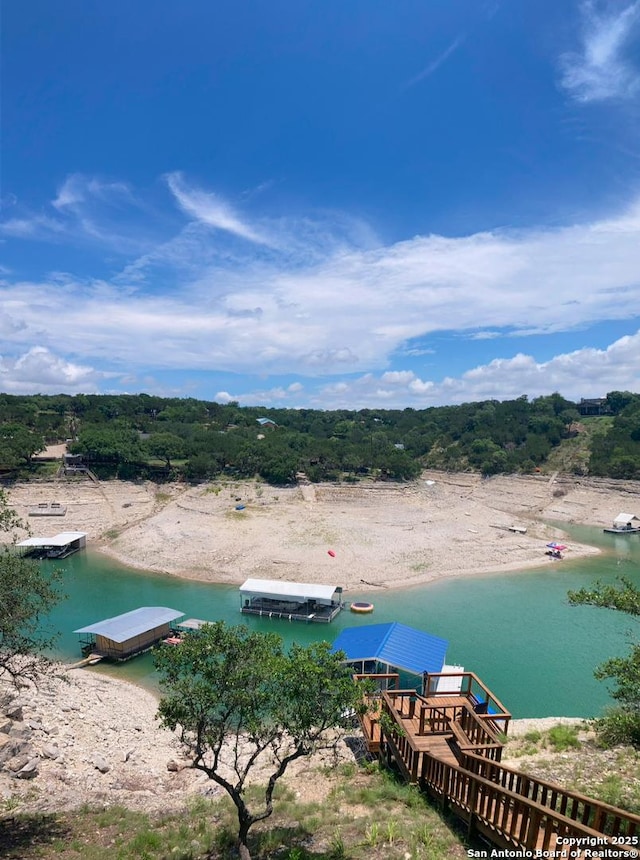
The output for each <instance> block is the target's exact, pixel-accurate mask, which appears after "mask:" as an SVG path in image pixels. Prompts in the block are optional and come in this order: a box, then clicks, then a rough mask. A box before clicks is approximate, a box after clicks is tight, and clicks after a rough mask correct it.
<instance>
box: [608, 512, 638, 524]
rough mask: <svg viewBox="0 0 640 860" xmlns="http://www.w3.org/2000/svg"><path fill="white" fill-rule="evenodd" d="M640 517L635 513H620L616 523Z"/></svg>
mask: <svg viewBox="0 0 640 860" xmlns="http://www.w3.org/2000/svg"><path fill="white" fill-rule="evenodd" d="M637 519H638V517H637V516H636V515H635V514H618V516H617V517H616V518H615V520H614V523H630V522H631V521H632V520H637Z"/></svg>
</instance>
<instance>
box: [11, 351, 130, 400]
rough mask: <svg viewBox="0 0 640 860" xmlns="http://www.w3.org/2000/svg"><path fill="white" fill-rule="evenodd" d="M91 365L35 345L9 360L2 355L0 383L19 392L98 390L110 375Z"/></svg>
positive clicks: (75, 392) (49, 392)
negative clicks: (74, 360) (72, 360)
mask: <svg viewBox="0 0 640 860" xmlns="http://www.w3.org/2000/svg"><path fill="white" fill-rule="evenodd" d="M113 376H115V374H108V373H104V372H102V371H97V370H95V369H94V368H93V367H89V366H88V365H81V364H75V363H74V362H70V361H67V360H66V359H64V358H62V357H60V356H59V355H56V354H54V353H53V352H51V351H50V350H48V349H46V348H45V347H40V346H34V347H32V348H31V349H29V350H28V351H27V352H25V353H23V354H22V355H20V356H18V358H16V359H10V358H7V357H2V356H0V386H2V390H3V391H7V392H15V393H19V394H60V393H65V394H77V393H80V392H83V393H85V394H86V393H91V392H96V393H97V392H98V391H99V390H100V385H101V384H102V383H103V382H104V381H105V380H106V379H108V378H109V377H113Z"/></svg>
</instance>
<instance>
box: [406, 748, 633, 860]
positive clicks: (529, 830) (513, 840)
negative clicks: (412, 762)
mask: <svg viewBox="0 0 640 860" xmlns="http://www.w3.org/2000/svg"><path fill="white" fill-rule="evenodd" d="M473 758H476V757H475V756H474V757H473ZM490 764H491V765H492V768H491V769H492V771H493V776H494V777H495V776H498V774H497V771H499V770H503V768H502V766H501V765H497V764H495V763H494V762H491V763H490ZM514 773H515V772H514ZM532 782H536V781H535V780H532ZM418 784H419V785H420V787H421V788H422V789H423V790H424V791H426V792H427V793H428V794H429V795H431V796H432V797H434V798H436V799H437V800H438V801H439V802H440V803H441V804H442V805H443V806H448V807H449V808H450V809H451V811H452V812H455V813H456V814H457V815H458V816H459V817H460V818H462V819H463V820H464V821H466V822H467V825H468V829H469V831H470V832H473V831H477V832H479V833H481V834H482V835H483V836H485V837H486V838H487V839H489V840H490V841H491V842H493V843H494V844H497V845H499V846H501V847H505V848H512V849H518V850H522V851H525V852H527V851H530V852H532V853H531V855H530V856H538V857H543V856H545V854H544V853H543V852H550V853H548V854H547V855H546V856H557V857H562V856H567V857H569V856H571V857H574V858H581V857H590V858H593V860H596V858H597V857H599V856H600V855H601V853H602V856H605V857H607V856H613V854H611V853H607V852H612V851H613V852H616V851H618V852H620V856H624V857H640V844H639V842H638V840H637V837H636V833H637V832H638V831H639V829H640V817H638V816H636V815H632V814H631V813H625V812H623V811H622V810H620V809H616V808H615V807H609V806H608V805H607V804H602V803H599V802H598V801H594V800H591V799H590V798H584V797H582V796H581V795H576V794H575V793H574V792H565V791H564V790H563V789H561V788H559V786H550V785H547V786H546V788H553V789H554V794H557V795H558V796H560V795H564V796H566V799H567V800H566V802H564V803H563V802H562V800H561V801H560V803H559V808H560V809H563V808H564V809H565V812H564V813H563V812H560V811H558V810H557V809H554V808H552V807H551V806H549V805H544V804H542V803H538V802H536V801H534V800H532V799H530V798H529V797H528V796H526V795H523V794H520V793H519V792H517V791H513V790H511V789H509V788H506V787H504V786H503V784H502V780H500V779H498V780H497V781H495V780H491V779H487V778H485V777H483V776H480V775H478V774H476V773H472V772H471V771H468V770H465V769H464V768H463V767H461V766H459V765H451V764H448V763H447V762H444V761H442V760H441V759H438V758H436V757H435V756H432V755H430V754H428V753H425V755H424V756H423V758H422V767H421V771H420V775H419V779H418ZM541 787H542V784H541ZM538 793H539V792H538ZM571 800H575V801H578V802H577V803H575V804H572V803H570V802H569V801H571ZM585 801H587V802H588V804H587V805H588V808H589V812H588V814H587V813H586V809H585V808H584V807H583V806H582V805H583V804H584V802H585ZM596 807H597V808H598V810H596ZM577 810H581V811H582V814H581V815H579V816H578V815H575V817H573V815H572V813H574V814H575V812H576V811H577ZM598 811H599V814H598ZM567 813H569V814H567ZM593 813H595V815H594V817H593V824H597V825H598V826H592V825H591V824H590V822H591V818H592V814H593ZM570 840H574V841H573V842H570ZM569 846H571V851H572V852H574V853H572V854H569ZM565 849H566V851H567V853H566V855H563V854H561V853H560V852H561V850H565ZM622 852H626V853H622ZM523 856H529V855H527V854H525V855H523Z"/></svg>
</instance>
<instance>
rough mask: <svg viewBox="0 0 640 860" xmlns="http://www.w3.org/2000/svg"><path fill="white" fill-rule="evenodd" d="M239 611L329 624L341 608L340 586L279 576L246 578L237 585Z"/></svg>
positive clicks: (247, 613)
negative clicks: (291, 580) (288, 579)
mask: <svg viewBox="0 0 640 860" xmlns="http://www.w3.org/2000/svg"><path fill="white" fill-rule="evenodd" d="M240 599H241V606H240V611H241V612H242V613H244V614H245V615H259V616H260V617H265V618H280V619H283V620H284V621H307V622H316V623H317V622H320V623H324V624H328V623H329V622H330V621H333V619H334V618H335V617H336V615H337V614H338V613H339V612H340V611H341V610H342V608H343V605H344V604H343V603H342V588H340V587H339V586H337V585H314V584H311V583H306V582H286V581H284V580H281V579H247V580H246V581H245V582H244V583H243V584H242V585H241V586H240Z"/></svg>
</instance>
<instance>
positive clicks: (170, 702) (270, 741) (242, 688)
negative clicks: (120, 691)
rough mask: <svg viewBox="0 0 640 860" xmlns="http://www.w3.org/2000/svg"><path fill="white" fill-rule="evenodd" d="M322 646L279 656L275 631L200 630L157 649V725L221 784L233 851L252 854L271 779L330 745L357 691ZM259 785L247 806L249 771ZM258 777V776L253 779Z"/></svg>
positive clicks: (357, 700) (267, 810)
mask: <svg viewBox="0 0 640 860" xmlns="http://www.w3.org/2000/svg"><path fill="white" fill-rule="evenodd" d="M343 657H344V655H343V654H342V653H341V652H337V653H332V651H331V646H330V645H329V643H327V642H316V643H313V644H311V645H309V646H306V647H302V646H299V645H293V646H292V648H291V649H290V650H289V651H288V652H286V651H285V649H284V647H283V643H282V639H281V638H280V637H279V636H277V635H276V634H274V633H257V632H253V631H250V630H248V629H247V628H246V627H244V626H238V627H229V626H227V625H226V624H225V623H224V622H216V623H215V624H207V625H205V626H204V627H203V628H201V629H200V630H199V631H198V632H197V633H194V634H190V635H189V636H187V637H185V639H184V641H183V642H182V644H181V645H179V646H177V647H174V648H169V647H163V648H161V649H160V650H158V651H156V658H155V659H156V666H157V668H158V670H159V672H160V676H161V688H162V691H163V696H162V698H161V701H160V706H159V717H160V719H161V722H162V724H163V725H164V726H165V727H167V728H170V729H172V730H175V729H176V728H178V727H179V729H180V732H181V736H182V739H183V741H184V742H185V743H186V744H187V746H188V749H189V751H190V756H191V761H192V766H193V767H194V768H197V769H198V770H201V771H203V772H204V773H206V774H207V776H208V777H209V778H210V779H212V780H213V781H214V782H216V783H217V784H218V785H220V786H222V788H224V789H225V791H226V792H227V793H228V794H229V796H230V797H231V799H232V800H233V802H234V804H235V806H236V810H237V814H238V850H239V854H240V857H241V858H243V860H248V858H250V852H249V845H248V835H249V829H250V828H251V827H252V825H253V824H255V823H256V822H257V821H262V820H264V819H266V818H268V817H269V816H270V815H271V813H272V811H273V802H274V801H273V792H274V788H275V786H276V783H277V781H278V780H279V779H280V777H281V776H282V775H283V774H284V773H285V771H286V769H287V767H288V766H289V765H290V764H291V762H292V761H295V759H298V758H301V757H302V756H309V755H311V753H313V752H316V751H318V750H321V749H324V750H327V749H334V750H335V749H336V746H337V743H338V738H339V733H338V732H337V731H336V729H337V728H338V727H340V726H341V725H343V724H344V722H345V715H348V714H350V713H351V714H352V713H353V711H354V710H356V709H358V708H360V707H361V704H362V688H358V686H357V685H356V684H355V683H354V681H353V679H352V677H351V671H350V670H349V669H348V668H347V667H346V666H345V665H344V664H343V663H342V658H343ZM258 771H259V773H260V775H262V779H260V782H261V784H262V783H263V782H264V780H265V779H266V785H264V793H261V795H260V797H261V800H260V801H259V805H258V808H253V807H252V808H249V806H248V801H247V798H246V795H245V788H246V785H247V781H248V779H249V776H250V774H252V773H253V774H256V772H258ZM253 781H255V780H253Z"/></svg>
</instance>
